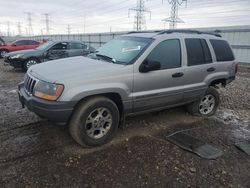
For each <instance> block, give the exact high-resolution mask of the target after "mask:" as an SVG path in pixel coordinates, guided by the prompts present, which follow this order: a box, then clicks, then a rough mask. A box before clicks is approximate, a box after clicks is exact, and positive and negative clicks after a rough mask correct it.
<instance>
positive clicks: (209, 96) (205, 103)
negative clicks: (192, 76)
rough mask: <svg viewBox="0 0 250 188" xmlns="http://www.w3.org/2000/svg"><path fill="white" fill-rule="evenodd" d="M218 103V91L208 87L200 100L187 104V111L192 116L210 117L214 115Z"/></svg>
mask: <svg viewBox="0 0 250 188" xmlns="http://www.w3.org/2000/svg"><path fill="white" fill-rule="evenodd" d="M219 103H220V96H219V93H218V91H217V90H216V89H215V88H213V87H209V88H208V89H207V91H206V93H205V95H204V96H203V97H202V98H201V100H199V101H196V102H193V103H191V104H189V105H188V106H187V110H188V112H189V113H191V114H193V115H198V116H212V115H214V114H215V112H216V110H217V108H218V106H219Z"/></svg>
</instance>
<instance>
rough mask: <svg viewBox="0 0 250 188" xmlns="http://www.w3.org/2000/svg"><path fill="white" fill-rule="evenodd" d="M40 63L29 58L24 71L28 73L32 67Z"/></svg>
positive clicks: (24, 65)
mask: <svg viewBox="0 0 250 188" xmlns="http://www.w3.org/2000/svg"><path fill="white" fill-rule="evenodd" d="M38 63H39V60H38V59H36V58H29V59H27V60H26V61H25V62H24V64H23V70H24V71H27V70H28V69H29V68H30V67H31V66H32V65H36V64H38Z"/></svg>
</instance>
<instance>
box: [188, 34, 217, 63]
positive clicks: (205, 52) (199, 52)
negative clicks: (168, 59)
mask: <svg viewBox="0 0 250 188" xmlns="http://www.w3.org/2000/svg"><path fill="white" fill-rule="evenodd" d="M185 44H186V48H187V56H188V66H193V65H201V64H205V63H211V62H212V57H211V53H210V51H209V48H208V46H207V42H206V40H204V39H191V38H190V39H185Z"/></svg>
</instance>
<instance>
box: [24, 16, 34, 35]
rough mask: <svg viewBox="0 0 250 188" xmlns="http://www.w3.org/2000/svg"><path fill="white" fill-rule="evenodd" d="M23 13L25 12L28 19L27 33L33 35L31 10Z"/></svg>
mask: <svg viewBox="0 0 250 188" xmlns="http://www.w3.org/2000/svg"><path fill="white" fill-rule="evenodd" d="M24 14H27V21H28V35H29V36H31V35H33V34H34V33H33V28H32V18H31V16H32V13H31V12H25V13H24Z"/></svg>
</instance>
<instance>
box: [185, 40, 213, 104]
mask: <svg viewBox="0 0 250 188" xmlns="http://www.w3.org/2000/svg"><path fill="white" fill-rule="evenodd" d="M183 40H184V44H185V51H186V58H185V59H186V66H185V69H184V74H185V79H184V80H183V85H184V91H183V100H184V101H185V102H188V101H193V100H197V99H199V98H201V97H202V96H203V95H204V93H205V91H206V89H207V84H206V80H205V79H206V78H207V77H208V76H209V74H212V73H214V72H215V70H216V64H215V63H214V62H213V60H212V55H211V52H210V48H209V45H208V41H207V40H206V39H204V38H193V37H190V38H184V39H183Z"/></svg>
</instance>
